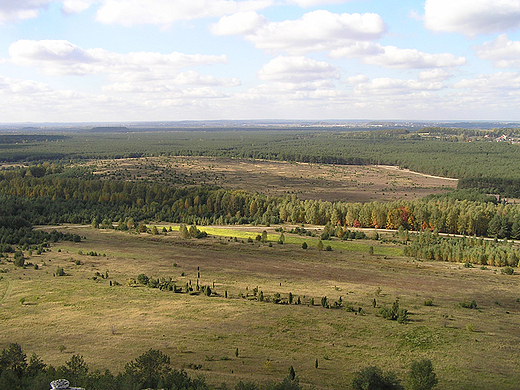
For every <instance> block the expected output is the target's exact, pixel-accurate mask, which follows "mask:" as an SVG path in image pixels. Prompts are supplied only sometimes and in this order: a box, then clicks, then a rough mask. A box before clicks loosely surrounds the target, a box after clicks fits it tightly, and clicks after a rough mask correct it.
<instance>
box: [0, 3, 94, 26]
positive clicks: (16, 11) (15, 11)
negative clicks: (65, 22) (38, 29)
mask: <svg viewBox="0 0 520 390" xmlns="http://www.w3.org/2000/svg"><path fill="white" fill-rule="evenodd" d="M98 1H99V0H1V1H0V23H2V22H15V21H18V20H24V19H33V18H37V17H38V16H39V14H40V11H41V10H45V9H47V8H48V7H49V4H51V3H52V2H60V3H62V4H63V11H64V12H66V13H77V12H82V11H85V10H86V9H87V8H89V7H90V5H91V4H93V3H96V2H98Z"/></svg>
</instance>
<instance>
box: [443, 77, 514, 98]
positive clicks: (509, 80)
mask: <svg viewBox="0 0 520 390" xmlns="http://www.w3.org/2000/svg"><path fill="white" fill-rule="evenodd" d="M453 87H454V88H461V89H467V88H470V89H471V90H472V91H473V92H478V93H489V92H498V93H500V94H502V93H511V92H512V93H513V94H516V95H518V94H520V93H519V92H518V91H519V89H520V73H515V72H498V73H495V74H488V75H479V76H478V77H477V78H474V79H463V80H461V81H459V82H457V83H455V84H453Z"/></svg>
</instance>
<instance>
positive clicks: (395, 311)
mask: <svg viewBox="0 0 520 390" xmlns="http://www.w3.org/2000/svg"><path fill="white" fill-rule="evenodd" d="M379 315H380V316H381V317H383V318H385V319H387V320H392V321H397V322H399V323H400V324H402V323H404V322H406V321H407V320H408V310H406V309H402V308H400V307H399V298H397V299H396V300H395V302H394V303H393V304H392V307H388V306H383V307H382V308H380V309H379Z"/></svg>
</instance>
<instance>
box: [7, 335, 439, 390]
mask: <svg viewBox="0 0 520 390" xmlns="http://www.w3.org/2000/svg"><path fill="white" fill-rule="evenodd" d="M235 357H236V359H238V358H239V350H238V348H237V349H236V350H235ZM318 366H319V362H318V359H316V361H315V368H316V369H318ZM197 368H199V366H198V365H197ZM288 371H289V373H288V375H287V376H286V377H285V378H284V379H283V380H281V381H280V382H274V383H270V384H263V385H262V384H258V383H255V382H252V381H247V382H243V381H239V382H238V383H237V384H236V385H235V386H234V387H233V389H234V390H302V389H303V387H302V386H301V385H300V383H299V379H298V377H297V376H296V372H295V370H294V368H293V366H290V367H289V370H288ZM58 378H66V379H62V380H58ZM50 383H51V384H52V385H53V388H64V387H55V386H58V385H61V386H67V388H68V385H72V386H75V387H79V386H81V387H82V388H85V389H86V390H141V389H163V390H210V389H211V390H231V388H229V387H228V386H227V384H226V383H222V384H221V385H219V386H216V387H215V386H210V385H208V384H207V383H206V380H205V378H204V377H203V376H198V377H196V378H192V377H190V376H189V375H188V374H187V373H186V371H184V370H177V369H174V368H173V367H172V366H171V361H170V357H169V356H168V355H165V354H164V353H163V352H161V351H160V350H155V349H149V350H148V351H146V352H144V353H143V354H141V355H140V356H139V357H137V358H136V359H135V360H132V361H130V362H128V363H127V364H126V365H125V366H124V371H122V372H119V373H117V374H113V373H112V372H110V370H108V369H106V370H105V371H100V370H91V369H90V367H89V365H88V364H87V362H86V361H85V359H84V358H83V356H82V355H79V354H76V355H72V357H71V359H70V360H69V361H67V362H65V364H64V365H62V366H59V367H53V366H51V365H47V364H46V363H45V362H44V361H43V359H42V358H41V357H39V356H38V355H36V354H35V353H33V354H32V355H31V357H30V358H29V359H27V354H26V353H25V352H24V351H23V349H22V347H21V346H20V345H19V344H17V343H11V344H10V345H9V346H8V347H7V348H5V349H4V350H3V351H2V353H1V354H0V388H1V389H9V390H47V389H48V388H49V384H50ZM437 383H438V379H437V375H436V374H435V372H434V369H433V365H432V362H431V361H430V360H429V359H422V360H418V361H414V362H412V364H411V366H410V369H409V371H408V372H407V374H406V388H407V389H410V390H430V389H432V388H434V387H435V386H436V385H437ZM352 388H354V389H355V390H358V389H359V390H363V389H372V390H385V389H386V390H404V388H405V387H404V386H403V384H402V381H401V379H399V378H398V377H397V375H396V374H395V373H394V372H383V371H382V370H381V369H380V368H378V367H374V366H371V367H366V368H364V369H362V370H360V371H357V372H355V373H354V378H353V380H352Z"/></svg>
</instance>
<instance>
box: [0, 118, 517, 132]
mask: <svg viewBox="0 0 520 390" xmlns="http://www.w3.org/2000/svg"><path fill="white" fill-rule="evenodd" d="M446 126H447V127H453V128H462V129H468V130H469V129H473V130H475V129H481V130H491V129H496V128H516V127H519V128H520V121H500V120H497V121H492V120H465V121H457V120H431V121H426V120H397V119H396V120H370V119H353V120H349V119H318V120H303V119H282V120H277V119H250V120H242V119H217V120H177V121H175V120H173V121H161V120H158V121H126V122H124V121H114V122H108V121H101V122H19V123H2V122H0V133H1V132H6V131H15V132H16V131H38V132H40V131H49V130H73V131H82V130H100V131H102V130H106V132H107V133H109V132H110V131H117V129H119V128H120V129H125V130H129V131H136V130H140V129H141V130H148V131H150V130H158V131H160V130H168V129H175V130H182V129H185V130H197V129H202V130H204V129H207V130H226V129H232V128H233V129H236V128H237V127H239V128H243V129H244V130H262V129H265V130H298V129H301V130H305V129H317V128H323V130H328V131H332V130H343V129H344V130H372V131H375V130H379V129H388V128H395V129H409V130H419V129H420V128H424V127H446Z"/></svg>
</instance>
